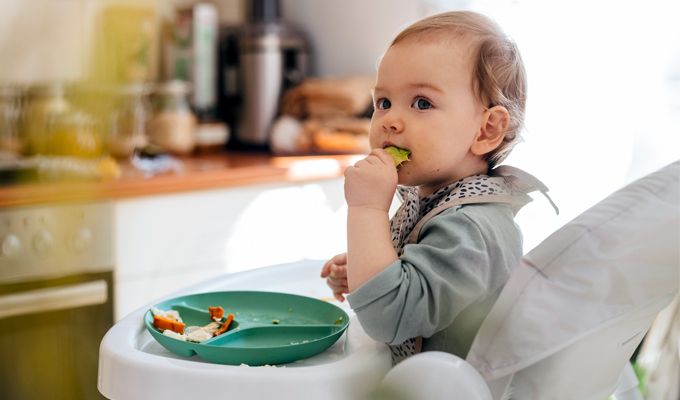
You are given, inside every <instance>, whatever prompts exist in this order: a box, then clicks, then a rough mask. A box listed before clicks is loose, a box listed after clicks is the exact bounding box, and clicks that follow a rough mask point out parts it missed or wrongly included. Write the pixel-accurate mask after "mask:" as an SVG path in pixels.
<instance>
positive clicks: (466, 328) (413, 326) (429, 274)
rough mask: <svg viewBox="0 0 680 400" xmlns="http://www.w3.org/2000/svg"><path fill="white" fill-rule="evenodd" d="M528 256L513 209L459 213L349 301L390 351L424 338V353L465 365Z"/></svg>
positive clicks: (435, 224) (438, 219) (441, 218)
mask: <svg viewBox="0 0 680 400" xmlns="http://www.w3.org/2000/svg"><path fill="white" fill-rule="evenodd" d="M521 257H522V236H521V233H520V230H519V228H518V227H517V225H516V224H515V222H514V220H513V212H512V208H511V206H510V205H508V204H500V203H487V204H468V205H463V206H461V207H453V208H450V209H447V210H445V211H443V212H442V213H441V214H439V215H437V216H435V217H433V218H432V219H431V220H429V221H428V222H427V223H426V224H425V225H424V226H423V229H422V230H421V232H420V235H419V237H418V240H417V242H416V243H414V244H408V245H406V247H405V248H404V252H403V254H402V256H401V257H400V258H399V259H398V260H396V261H395V262H393V263H392V264H390V265H389V266H388V267H387V268H385V269H384V270H383V271H381V272H380V273H379V274H377V275H376V276H374V277H373V278H371V279H370V280H369V281H367V282H366V283H364V284H363V285H362V286H361V287H359V288H357V289H356V290H354V291H353V292H352V293H351V294H350V295H349V296H348V300H349V303H350V305H351V306H352V308H353V309H354V311H355V312H356V314H357V317H358V318H359V321H360V322H361V325H362V327H363V328H364V330H365V331H366V332H367V333H368V335H369V336H371V337H372V338H373V339H375V340H378V341H382V342H384V343H388V344H399V343H402V342H403V341H404V340H406V339H409V338H412V337H417V336H422V337H423V348H422V350H423V351H427V350H439V351H445V352H449V353H453V354H455V355H457V356H459V357H462V358H465V356H466V355H467V352H468V350H469V348H470V345H471V344H472V340H473V339H474V336H475V334H476V333H477V330H478V329H479V327H480V325H481V323H482V321H483V320H484V318H485V317H486V315H487V313H488V312H489V309H490V308H491V306H492V305H493V302H494V301H495V300H496V298H497V297H498V295H499V293H500V290H501V289H502V287H503V285H504V284H505V282H506V281H507V280H508V278H509V275H510V272H511V270H512V268H514V266H515V265H517V264H518V263H519V260H520V258H521Z"/></svg>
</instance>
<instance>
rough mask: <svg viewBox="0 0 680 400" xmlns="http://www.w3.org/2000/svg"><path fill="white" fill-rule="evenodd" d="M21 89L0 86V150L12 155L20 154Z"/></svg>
mask: <svg viewBox="0 0 680 400" xmlns="http://www.w3.org/2000/svg"><path fill="white" fill-rule="evenodd" d="M22 94H23V93H22V91H21V89H20V88H18V87H14V86H0V151H1V152H5V153H9V154H10V155H12V156H18V155H20V154H21V150H22V144H21V138H20V136H19V120H20V115H21V99H22Z"/></svg>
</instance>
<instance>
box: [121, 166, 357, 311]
mask: <svg viewBox="0 0 680 400" xmlns="http://www.w3.org/2000/svg"><path fill="white" fill-rule="evenodd" d="M342 186H343V179H342V178H333V179H326V180H319V181H313V182H305V183H296V184H290V183H281V184H261V185H252V186H241V187H237V188H226V189H214V190H201V191H192V192H184V193H176V194H169V195H158V196H148V197H138V198H130V199H124V200H119V201H116V202H115V249H116V250H115V255H116V257H115V259H116V265H115V273H114V280H115V282H114V287H115V319H116V320H119V319H120V318H122V317H124V316H125V315H127V314H128V313H130V312H131V311H133V310H135V309H137V308H139V307H141V306H145V305H147V304H148V303H150V302H152V301H153V300H155V299H157V298H159V297H161V296H164V295H167V294H169V293H171V292H173V291H176V290H179V289H180V288H183V287H186V286H188V285H190V284H193V283H196V282H199V281H205V280H206V279H209V278H211V277H213V276H218V275H220V274H224V273H228V272H237V271H243V270H248V269H252V268H256V267H260V266H265V265H272V264H278V263H284V262H291V261H297V260H302V259H325V258H328V257H331V256H333V255H334V254H337V253H339V252H342V251H344V249H345V247H346V225H345V224H346V220H345V218H346V205H345V201H344V196H343V189H342ZM329 294H330V293H329Z"/></svg>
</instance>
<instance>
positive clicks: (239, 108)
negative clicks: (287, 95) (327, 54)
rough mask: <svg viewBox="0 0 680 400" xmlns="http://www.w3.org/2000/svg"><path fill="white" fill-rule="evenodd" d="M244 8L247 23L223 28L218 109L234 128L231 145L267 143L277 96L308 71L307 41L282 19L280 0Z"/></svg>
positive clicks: (251, 3)
mask: <svg viewBox="0 0 680 400" xmlns="http://www.w3.org/2000/svg"><path fill="white" fill-rule="evenodd" d="M246 9H247V23H246V24H245V25H243V26H240V27H232V28H223V29H222V32H221V43H220V64H221V65H220V68H221V71H222V73H221V74H220V82H219V84H220V88H221V90H220V104H221V105H220V109H221V112H222V115H223V118H224V119H225V120H226V121H227V123H229V125H230V126H231V127H233V128H234V131H235V132H234V135H233V136H232V140H231V141H230V143H229V145H230V147H238V148H243V147H247V148H262V149H267V148H268V146H269V134H270V131H271V126H272V124H273V122H274V119H275V118H276V117H277V114H278V111H279V102H280V99H281V96H282V95H283V93H284V92H285V91H286V90H288V89H290V88H291V87H293V86H295V85H297V84H298V83H300V82H302V80H303V79H304V78H305V77H306V76H308V75H309V73H310V46H309V41H308V39H307V38H306V36H305V35H304V34H303V33H302V32H301V31H299V30H297V29H295V28H294V27H292V26H290V25H288V24H286V23H285V22H283V21H282V20H281V4H280V1H279V0H249V1H248V2H247V8H246Z"/></svg>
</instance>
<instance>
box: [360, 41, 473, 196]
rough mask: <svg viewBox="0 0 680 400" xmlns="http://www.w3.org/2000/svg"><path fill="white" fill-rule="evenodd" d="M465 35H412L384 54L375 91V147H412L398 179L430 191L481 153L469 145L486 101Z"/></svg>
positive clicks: (465, 172) (372, 136)
mask: <svg viewBox="0 0 680 400" xmlns="http://www.w3.org/2000/svg"><path fill="white" fill-rule="evenodd" d="M469 47H470V46H468V44H467V42H466V41H461V40H458V41H455V42H454V41H452V40H443V39H442V40H433V39H426V40H414V39H407V40H405V41H402V42H400V43H398V44H396V45H395V46H393V47H391V48H390V49H389V50H388V51H387V53H385V56H384V57H383V59H382V61H381V63H380V67H379V69H378V77H377V82H376V86H375V91H374V94H373V101H374V106H375V111H374V113H373V117H372V118H371V130H370V141H371V147H372V148H384V147H387V146H388V145H395V146H397V147H401V148H405V149H409V150H411V161H409V162H407V163H405V164H403V165H402V166H401V167H400V168H399V183H400V184H403V185H409V186H421V188H422V192H421V193H425V194H426V193H427V192H428V191H430V190H433V189H436V188H438V187H439V186H441V185H442V184H446V183H449V182H451V181H453V180H456V179H460V178H463V177H465V176H468V175H470V173H469V170H470V168H471V167H472V166H473V165H478V164H479V159H478V158H477V157H476V156H474V155H473V154H472V153H470V151H469V150H470V146H471V144H472V140H473V138H474V137H475V135H476V133H478V132H479V130H480V127H481V124H482V122H481V121H482V116H483V113H484V107H483V106H482V104H480V103H479V101H478V100H477V99H476V96H475V95H474V92H473V87H472V63H471V55H470V54H469V50H468V48H469Z"/></svg>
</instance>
